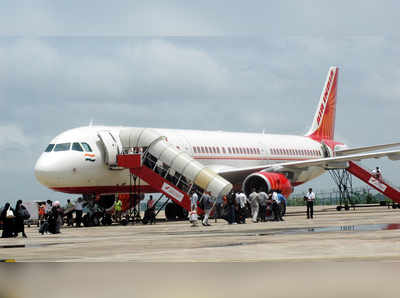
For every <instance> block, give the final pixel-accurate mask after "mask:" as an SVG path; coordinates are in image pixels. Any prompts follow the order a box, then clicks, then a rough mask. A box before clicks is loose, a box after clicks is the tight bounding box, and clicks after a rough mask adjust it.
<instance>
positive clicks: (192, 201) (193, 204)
mask: <svg viewBox="0 0 400 298" xmlns="http://www.w3.org/2000/svg"><path fill="white" fill-rule="evenodd" d="M198 199H199V196H198V195H197V193H196V192H195V191H193V192H192V196H191V197H190V210H191V211H196V212H197V201H198Z"/></svg>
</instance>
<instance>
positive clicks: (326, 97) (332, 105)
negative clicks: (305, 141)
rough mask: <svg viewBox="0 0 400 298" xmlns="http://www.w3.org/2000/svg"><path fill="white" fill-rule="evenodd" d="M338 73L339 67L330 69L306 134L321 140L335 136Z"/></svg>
mask: <svg viewBox="0 0 400 298" xmlns="http://www.w3.org/2000/svg"><path fill="white" fill-rule="evenodd" d="M338 73H339V69H338V68H337V67H331V68H330V69H329V72H328V75H327V77H326V81H325V84H324V88H323V90H322V93H321V97H320V101H319V104H318V107H317V110H316V112H315V115H314V120H313V123H312V125H311V128H310V130H309V131H308V133H307V134H306V136H308V137H310V138H312V139H314V140H316V141H319V142H321V141H322V140H333V138H334V134H335V118H336V93H337V84H338Z"/></svg>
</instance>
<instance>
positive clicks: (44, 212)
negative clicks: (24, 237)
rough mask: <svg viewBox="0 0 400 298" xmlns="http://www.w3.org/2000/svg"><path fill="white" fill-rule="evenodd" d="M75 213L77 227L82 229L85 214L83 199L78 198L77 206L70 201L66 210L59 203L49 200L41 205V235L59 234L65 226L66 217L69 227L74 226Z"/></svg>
mask: <svg viewBox="0 0 400 298" xmlns="http://www.w3.org/2000/svg"><path fill="white" fill-rule="evenodd" d="M74 212H75V226H76V227H80V226H81V223H82V212H83V204H82V198H78V199H77V201H76V202H75V204H73V203H72V202H71V200H69V199H68V200H67V205H66V206H65V208H63V207H61V204H60V202H59V201H55V202H52V201H51V200H47V201H46V203H45V204H44V203H43V204H39V224H40V228H39V233H41V234H42V235H43V234H45V233H51V234H59V233H60V232H61V231H60V230H61V226H62V225H63V224H64V217H66V218H67V225H68V226H73V222H74V219H73V213H74Z"/></svg>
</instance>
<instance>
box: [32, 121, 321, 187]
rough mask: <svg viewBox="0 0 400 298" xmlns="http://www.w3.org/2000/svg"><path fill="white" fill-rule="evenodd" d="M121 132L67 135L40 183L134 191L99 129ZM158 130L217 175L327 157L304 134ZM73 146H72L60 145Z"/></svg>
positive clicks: (305, 176)
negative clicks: (112, 164) (110, 161)
mask: <svg viewBox="0 0 400 298" xmlns="http://www.w3.org/2000/svg"><path fill="white" fill-rule="evenodd" d="M121 129H126V127H105V126H101V127H100V126H89V127H81V128H76V129H71V130H68V131H65V132H63V133H61V134H60V135H58V136H57V137H55V138H54V139H53V140H52V141H51V142H50V144H54V147H53V148H51V149H52V150H50V149H49V150H48V151H49V152H43V153H42V155H41V156H40V158H39V159H38V161H37V163H36V166H35V175H36V177H37V179H38V180H39V182H40V183H41V184H43V185H45V186H46V187H48V188H51V189H54V190H57V191H61V192H66V193H116V192H127V191H129V190H130V189H131V187H132V186H131V185H132V180H131V177H130V173H129V170H128V169H122V170H115V169H114V170H111V169H110V168H109V167H108V166H107V165H106V164H105V163H104V155H105V152H104V147H103V144H102V142H101V140H100V138H99V136H98V131H100V130H101V131H104V130H107V131H110V132H111V133H112V135H114V136H115V137H116V138H118V137H119V132H120V130H121ZM131 129H133V130H134V129H135V128H131ZM137 129H138V130H139V129H142V128H137ZM154 130H155V131H157V132H159V133H160V135H162V136H165V137H166V140H167V141H168V142H169V143H171V144H174V145H175V146H177V147H178V148H179V149H181V150H184V151H186V152H187V153H188V154H189V155H190V156H192V157H193V158H194V159H196V160H198V161H199V162H201V163H203V164H204V165H206V166H208V167H210V168H212V169H213V170H215V171H216V172H218V171H220V170H227V169H235V168H243V167H252V166H259V165H271V164H274V163H282V162H285V161H296V160H308V159H315V158H322V157H323V154H324V153H323V151H322V147H321V144H320V143H319V142H317V141H314V140H312V139H311V138H308V137H302V136H290V135H275V134H258V133H237V132H222V131H198V130H176V129H154ZM68 143H70V147H68V146H67V145H64V147H63V146H61V145H59V146H57V145H58V144H68ZM74 143H75V145H74ZM76 143H78V145H76ZM83 143H86V144H88V145H89V147H90V150H88V148H85V147H87V146H86V145H84V144H83ZM50 147H51V146H50ZM79 148H81V149H79ZM56 149H57V150H56ZM89 151H91V152H89ZM323 172H324V170H323V169H322V168H321V167H309V168H308V169H306V170H305V171H303V172H302V173H301V174H300V175H298V176H297V177H296V179H295V181H291V182H292V184H293V185H294V186H296V185H299V184H302V183H304V182H307V181H309V180H311V179H313V178H315V177H317V176H319V175H321V174H322V173H323ZM138 185H140V187H141V188H142V191H145V192H153V190H152V189H151V188H150V187H149V186H148V185H147V184H146V183H145V182H143V181H140V182H139V183H138Z"/></svg>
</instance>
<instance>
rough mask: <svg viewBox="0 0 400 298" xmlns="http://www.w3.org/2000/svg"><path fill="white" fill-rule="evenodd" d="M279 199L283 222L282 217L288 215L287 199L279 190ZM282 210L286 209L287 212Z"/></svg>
mask: <svg viewBox="0 0 400 298" xmlns="http://www.w3.org/2000/svg"><path fill="white" fill-rule="evenodd" d="M278 199H279V209H280V210H279V212H280V213H279V214H280V218H281V220H282V221H283V218H282V216H284V215H285V213H286V198H285V196H284V195H283V194H282V191H281V190H278ZM282 208H285V210H283V209H282Z"/></svg>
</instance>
